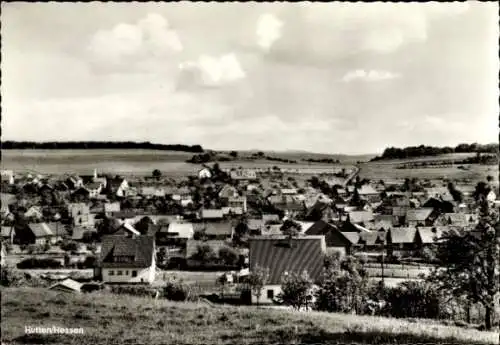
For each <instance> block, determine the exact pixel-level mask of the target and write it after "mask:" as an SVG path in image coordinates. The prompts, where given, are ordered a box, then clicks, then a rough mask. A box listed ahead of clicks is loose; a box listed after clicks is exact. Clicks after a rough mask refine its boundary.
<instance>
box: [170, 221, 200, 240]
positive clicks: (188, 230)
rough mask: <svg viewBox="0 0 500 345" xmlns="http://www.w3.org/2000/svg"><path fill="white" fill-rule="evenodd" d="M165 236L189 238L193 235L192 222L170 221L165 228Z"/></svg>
mask: <svg viewBox="0 0 500 345" xmlns="http://www.w3.org/2000/svg"><path fill="white" fill-rule="evenodd" d="M167 236H168V237H172V238H184V239H190V238H193V236H194V227H193V224H192V223H170V224H169V225H168V228H167Z"/></svg>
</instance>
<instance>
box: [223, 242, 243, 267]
mask: <svg viewBox="0 0 500 345" xmlns="http://www.w3.org/2000/svg"><path fill="white" fill-rule="evenodd" d="M218 254H219V259H220V260H221V261H222V263H224V264H226V265H228V266H235V265H237V264H238V262H239V259H240V257H239V253H238V252H237V251H236V250H235V249H233V248H230V247H225V246H224V247H221V248H220V249H219V253H218Z"/></svg>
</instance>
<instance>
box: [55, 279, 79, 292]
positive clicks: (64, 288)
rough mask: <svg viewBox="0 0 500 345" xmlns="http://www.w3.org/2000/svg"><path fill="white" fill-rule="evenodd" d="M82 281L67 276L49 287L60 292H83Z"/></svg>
mask: <svg viewBox="0 0 500 345" xmlns="http://www.w3.org/2000/svg"><path fill="white" fill-rule="evenodd" d="M82 285H83V284H82V283H80V282H77V281H76V280H73V279H70V278H67V279H64V280H63V281H61V282H57V283H55V284H54V285H52V286H50V287H49V290H54V291H59V292H77V293H79V292H81V289H82Z"/></svg>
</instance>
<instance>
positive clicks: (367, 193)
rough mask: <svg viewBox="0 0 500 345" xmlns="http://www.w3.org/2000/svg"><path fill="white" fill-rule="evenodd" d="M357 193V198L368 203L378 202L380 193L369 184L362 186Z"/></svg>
mask: <svg viewBox="0 0 500 345" xmlns="http://www.w3.org/2000/svg"><path fill="white" fill-rule="evenodd" d="M357 191H358V194H359V196H360V197H361V198H362V199H365V200H367V201H368V202H378V201H380V199H381V198H380V193H379V192H378V191H377V190H376V189H375V188H373V187H372V186H371V185H369V184H364V185H362V186H361V187H360V188H357Z"/></svg>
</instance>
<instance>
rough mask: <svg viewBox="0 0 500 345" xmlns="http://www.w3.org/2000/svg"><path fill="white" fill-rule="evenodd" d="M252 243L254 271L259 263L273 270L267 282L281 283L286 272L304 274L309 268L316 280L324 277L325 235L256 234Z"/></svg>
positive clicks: (251, 261)
mask: <svg viewBox="0 0 500 345" xmlns="http://www.w3.org/2000/svg"><path fill="white" fill-rule="evenodd" d="M249 244H250V260H249V262H250V271H252V270H254V269H255V268H256V267H257V266H258V267H262V268H264V269H266V268H267V269H269V280H268V281H267V284H270V285H278V284H281V279H282V276H283V274H284V273H285V272H288V273H292V272H294V273H298V274H300V273H302V272H304V271H307V273H308V274H309V276H310V277H311V278H312V279H313V280H314V281H317V280H319V278H320V275H321V271H322V269H323V263H324V261H323V260H324V254H325V251H326V244H325V239H324V236H306V237H298V238H292V239H288V238H287V237H285V236H280V237H273V238H269V237H254V238H251V239H250V240H249Z"/></svg>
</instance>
